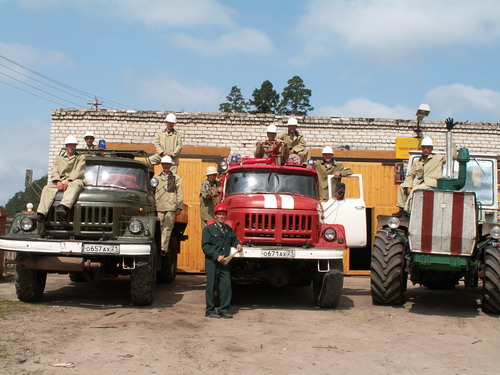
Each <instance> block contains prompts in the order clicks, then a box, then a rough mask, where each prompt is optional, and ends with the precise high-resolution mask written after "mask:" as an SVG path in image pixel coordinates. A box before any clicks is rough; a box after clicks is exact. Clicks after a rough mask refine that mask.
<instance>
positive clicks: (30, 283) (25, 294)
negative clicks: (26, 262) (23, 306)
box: [16, 254, 47, 302]
mask: <svg viewBox="0 0 500 375" xmlns="http://www.w3.org/2000/svg"><path fill="white" fill-rule="evenodd" d="M24 257H25V256H24V255H22V254H20V255H18V256H17V257H16V261H17V264H16V294H17V298H18V299H19V300H20V301H23V302H38V301H40V300H41V299H42V296H43V291H44V290H45V282H46V281H47V271H40V270H30V269H27V268H26V267H24V266H23V265H22V261H23V259H24Z"/></svg>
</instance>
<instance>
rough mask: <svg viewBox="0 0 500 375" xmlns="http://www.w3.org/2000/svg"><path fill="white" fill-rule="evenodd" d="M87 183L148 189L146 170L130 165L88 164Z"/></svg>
mask: <svg viewBox="0 0 500 375" xmlns="http://www.w3.org/2000/svg"><path fill="white" fill-rule="evenodd" d="M85 185H87V186H110V187H118V188H121V189H134V190H143V191H146V171H145V170H144V169H141V168H134V167H130V166H126V167H117V166H109V165H87V166H86V167H85Z"/></svg>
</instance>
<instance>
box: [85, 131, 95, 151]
mask: <svg viewBox="0 0 500 375" xmlns="http://www.w3.org/2000/svg"><path fill="white" fill-rule="evenodd" d="M83 139H84V140H85V147H84V149H86V150H93V149H96V148H97V147H96V145H95V144H94V141H95V137H94V133H93V132H91V131H87V132H85V135H84V136H83Z"/></svg>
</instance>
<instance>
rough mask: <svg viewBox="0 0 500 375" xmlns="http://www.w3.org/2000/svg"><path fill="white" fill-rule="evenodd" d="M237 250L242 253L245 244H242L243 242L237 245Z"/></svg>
mask: <svg viewBox="0 0 500 375" xmlns="http://www.w3.org/2000/svg"><path fill="white" fill-rule="evenodd" d="M236 251H237V252H238V253H241V252H242V251H243V246H241V244H238V245H236Z"/></svg>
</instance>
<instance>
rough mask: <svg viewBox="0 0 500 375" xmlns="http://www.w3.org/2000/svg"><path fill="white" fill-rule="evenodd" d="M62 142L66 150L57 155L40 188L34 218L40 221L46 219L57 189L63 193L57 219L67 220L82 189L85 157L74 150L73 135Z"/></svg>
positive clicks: (57, 210)
mask: <svg viewBox="0 0 500 375" xmlns="http://www.w3.org/2000/svg"><path fill="white" fill-rule="evenodd" d="M64 144H65V146H66V151H65V153H64V154H63V155H59V156H57V158H56V160H55V161H54V166H53V167H52V174H51V176H50V179H49V182H48V183H47V185H45V187H44V188H43V190H42V196H41V197H40V204H39V205H38V209H37V210H36V211H37V214H36V216H35V220H37V221H40V222H45V221H47V218H46V216H47V213H48V212H49V209H50V207H51V206H52V203H53V202H54V198H55V197H56V194H57V192H58V191H62V192H64V193H63V197H62V200H61V203H60V204H59V205H58V206H57V208H56V215H57V219H58V220H59V221H60V222H65V221H67V215H68V213H69V211H70V210H71V208H72V207H73V204H74V203H75V201H76V199H77V198H78V194H79V193H80V190H82V189H83V179H84V177H85V176H84V175H85V157H84V156H83V155H79V154H78V153H77V152H76V145H77V144H78V141H77V140H76V138H75V137H74V136H72V135H69V136H67V137H66V139H65V140H64Z"/></svg>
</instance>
